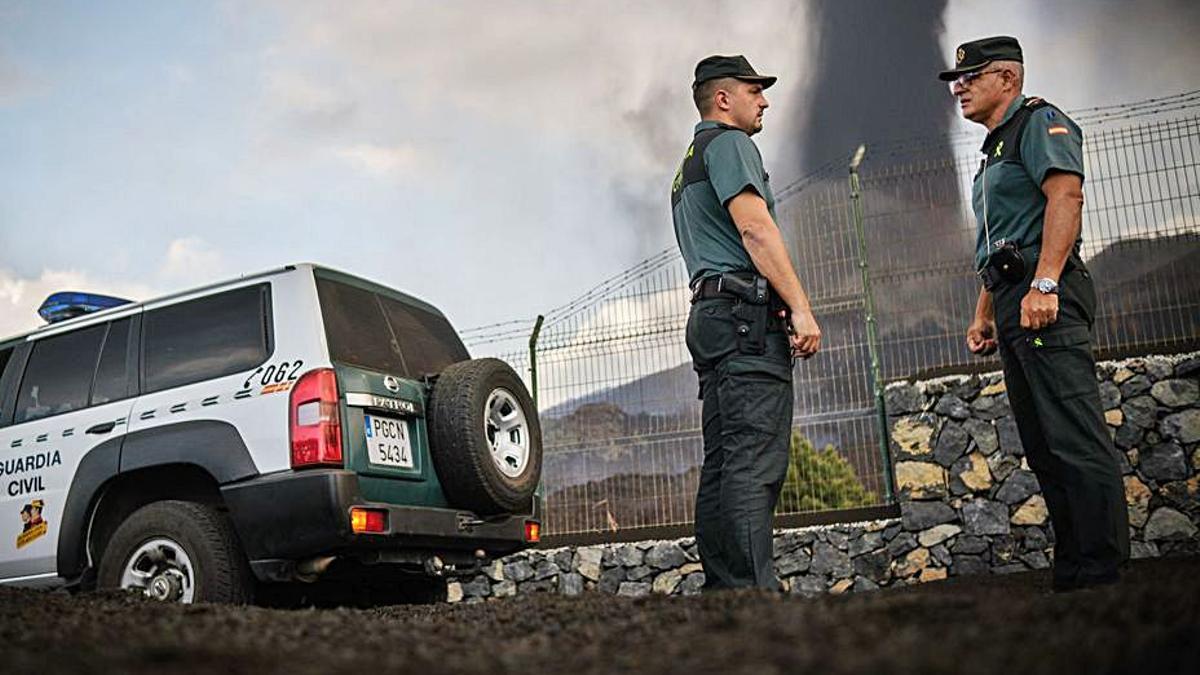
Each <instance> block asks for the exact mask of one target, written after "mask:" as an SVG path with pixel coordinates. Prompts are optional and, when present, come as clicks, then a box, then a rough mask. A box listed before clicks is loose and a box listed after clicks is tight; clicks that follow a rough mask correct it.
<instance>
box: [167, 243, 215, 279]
mask: <svg viewBox="0 0 1200 675" xmlns="http://www.w3.org/2000/svg"><path fill="white" fill-rule="evenodd" d="M225 268H226V265H225V259H224V256H223V255H222V254H221V252H220V251H218V250H217V249H215V248H213V247H212V246H210V245H209V244H208V243H207V242H205V241H204V240H203V239H200V238H199V237H184V238H182V239H175V240H173V241H172V242H171V243H170V244H168V245H167V253H166V257H165V259H164V260H163V263H162V265H161V266H160V267H159V274H160V275H161V276H162V278H163V279H164V280H166V281H171V282H184V283H200V282H203V281H209V280H212V279H213V278H217V277H221V276H223V275H224V273H225Z"/></svg>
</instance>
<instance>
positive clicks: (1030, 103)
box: [1022, 96, 1050, 110]
mask: <svg viewBox="0 0 1200 675" xmlns="http://www.w3.org/2000/svg"><path fill="white" fill-rule="evenodd" d="M1048 105H1050V102H1049V101H1047V100H1046V99H1044V98H1042V97H1041V96H1030V97H1029V98H1027V99H1025V103H1024V104H1022V106H1023V107H1025V108H1029V109H1030V110H1037V109H1038V108H1042V107H1045V106H1048Z"/></svg>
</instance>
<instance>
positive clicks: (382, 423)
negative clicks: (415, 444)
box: [363, 415, 413, 469]
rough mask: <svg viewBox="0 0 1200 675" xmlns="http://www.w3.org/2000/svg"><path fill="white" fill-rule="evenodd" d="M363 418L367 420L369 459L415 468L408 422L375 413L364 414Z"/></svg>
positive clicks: (389, 464) (384, 463) (379, 462)
mask: <svg viewBox="0 0 1200 675" xmlns="http://www.w3.org/2000/svg"><path fill="white" fill-rule="evenodd" d="M363 419H364V421H365V422H366V424H365V426H366V435H367V461H369V462H371V463H372V464H379V465H382V466H398V467H401V468H404V469H411V468H413V456H412V443H410V442H409V439H408V423H407V422H405V421H404V420H397V419H392V418H390V417H377V416H375V415H364V416H363Z"/></svg>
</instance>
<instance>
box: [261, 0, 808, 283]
mask: <svg viewBox="0 0 1200 675" xmlns="http://www.w3.org/2000/svg"><path fill="white" fill-rule="evenodd" d="M262 4H263V5H264V6H265V7H267V8H269V9H271V10H273V11H274V12H275V13H276V14H277V15H278V17H279V22H280V25H281V30H280V32H279V33H278V35H277V36H276V37H275V39H274V40H273V42H272V43H271V44H270V45H269V46H268V47H266V48H264V49H263V50H262V52H261V57H262V63H263V64H264V69H265V75H264V82H265V86H264V87H263V88H262V90H261V92H260V94H261V100H260V101H259V102H258V104H257V105H256V106H255V109H256V110H258V111H259V112H260V115H261V119H260V120H259V122H258V123H257V126H258V139H259V142H260V144H261V145H260V147H262V148H264V150H263V151H262V152H259V153H257V156H258V157H259V158H260V159H264V160H265V161H275V162H289V161H293V158H306V157H307V158H311V157H319V156H323V155H324V156H328V154H329V153H332V154H333V155H334V156H335V157H337V158H339V159H340V160H342V161H344V162H349V163H350V164H351V165H352V166H354V167H355V168H357V169H359V170H360V171H363V172H366V173H367V174H370V175H374V176H384V175H386V176H392V177H400V178H401V179H403V178H404V177H406V176H407V178H408V179H409V180H411V181H412V182H414V183H415V182H417V181H419V180H421V179H422V178H425V177H426V176H424V175H423V171H424V169H425V168H427V167H428V166H429V165H431V164H433V165H440V166H443V167H446V168H447V170H449V169H451V168H457V171H458V173H459V175H461V176H462V177H463V178H464V179H466V180H470V181H471V182H472V184H473V186H474V187H473V188H472V190H473V193H474V194H485V193H486V194H494V195H519V194H524V193H525V192H526V187H527V186H528V185H529V184H531V183H533V182H537V184H538V185H539V188H542V191H541V192H540V197H542V198H544V200H545V201H546V202H547V203H553V204H555V205H556V206H555V209H556V210H554V211H553V213H547V214H546V215H545V216H544V217H542V218H537V217H529V216H526V217H525V218H522V219H521V221H522V222H505V227H506V228H508V229H509V230H510V231H513V234H514V236H515V237H518V238H520V237H528V236H535V237H536V236H542V233H543V232H544V228H545V227H546V224H545V223H546V222H555V223H556V226H555V227H560V228H568V229H571V230H572V231H577V232H578V236H575V237H574V238H575V239H578V240H587V238H588V237H590V236H592V233H595V232H599V231H605V232H609V233H611V236H610V237H609V239H610V240H611V241H610V242H609V243H608V244H607V246H608V247H610V250H606V251H604V252H603V253H601V254H600V255H606V256H607V255H611V254H612V253H614V252H617V251H621V252H622V253H623V254H624V255H623V256H622V258H621V260H619V261H613V262H612V263H609V264H608V265H606V268H608V269H612V268H615V267H617V266H619V265H621V264H627V263H628V262H630V261H631V260H634V259H636V257H635V256H638V255H648V254H650V253H653V252H655V251H657V250H659V249H661V248H662V247H663V246H665V245H667V244H668V243H670V241H671V239H670V233H671V230H670V227H669V221H670V213H669V210H668V208H667V207H666V206H665V204H666V197H665V195H666V190H667V185H668V183H669V181H670V177H671V175H672V174H673V172H674V169H675V166H676V164H677V163H678V161H679V156H680V154H681V153H682V152H683V149H684V148H685V146H686V144H687V141H688V140H689V139H690V137H691V129H692V125H693V124H694V123H695V121H696V111H695V109H694V108H693V107H692V101H691V96H690V93H691V92H690V88H689V85H690V81H691V76H692V69H693V67H694V65H695V63H696V61H698V60H699V59H701V58H703V57H705V56H708V55H710V54H713V53H726V54H730V53H745V54H747V55H748V56H749V58H750V59H751V61H752V62H753V63H754V64H755V66H756V67H757V68H759V69H760V70H762V71H764V72H771V73H778V74H779V75H780V76H781V80H780V84H779V85H777V86H776V87H774V88H773V89H772V90H771V95H772V99H771V102H772V109H771V111H770V112H768V118H769V119H774V120H775V124H776V126H775V127H774V129H775V133H773V134H764V135H763V137H761V138H760V139H759V141H760V146H761V147H762V148H763V150H764V155H765V156H766V157H767V160H768V162H769V161H770V159H771V157H772V155H773V154H774V155H779V154H782V152H783V150H782V149H781V148H783V147H786V145H787V143H788V140H787V138H786V136H785V135H784V133H783V131H782V130H783V129H784V127H785V125H784V124H783V120H784V119H786V118H787V117H788V116H790V115H795V114H798V112H799V110H798V107H799V106H798V104H799V102H798V101H797V100H796V93H797V91H798V90H799V89H800V88H801V87H800V85H801V84H802V82H803V78H804V74H803V72H801V71H802V70H803V69H801V68H798V67H797V64H798V63H800V62H802V58H801V55H802V54H803V53H804V48H805V44H804V43H805V41H806V40H807V39H808V38H807V34H806V33H805V31H802V30H801V28H802V26H803V25H804V23H803V9H804V8H803V4H802V3H798V2H795V0H741V1H733V0H707V1H705V2H695V3H688V4H687V5H686V6H684V5H682V4H677V3H670V4H667V3H664V4H658V3H642V2H633V1H631V0H613V1H611V2H573V3H528V2H518V1H512V0H498V1H495V2H473V3H421V4H420V5H419V8H418V6H415V5H414V3H351V4H345V3H343V4H339V5H329V4H327V3H323V2H306V1H303V0H301V1H299V2H291V1H289V2H287V3H280V2H276V1H274V0H263V2H262ZM418 150H419V153H418V154H419V161H418V159H417V156H416V155H414V153H415V152H417V151H418ZM495 158H501V159H499V160H497V161H496V162H495V163H499V164H502V167H503V168H502V169H500V170H497V169H495V168H492V167H491V165H490V163H492V162H493V160H494V159H495ZM550 166H553V167H554V169H547V167H550ZM481 167H487V168H481ZM252 170H253V171H255V172H261V171H262V170H263V169H262V168H261V167H254V168H253V169H252ZM405 172H407V173H405ZM480 174H483V175H480ZM548 176H550V177H552V178H553V180H551V181H547V180H546V178H547V177H548ZM427 184H428V181H426V183H425V184H422V187H425V186H426V185H427ZM440 184H442V185H454V184H461V179H460V181H459V182H458V183H456V182H455V181H446V182H443V183H440ZM577 195H587V196H588V199H589V200H590V201H589V203H587V204H584V203H581V202H579V201H578V198H577ZM489 215H491V214H489ZM468 217H472V216H468ZM614 223H619V226H617V227H614ZM524 230H527V231H524Z"/></svg>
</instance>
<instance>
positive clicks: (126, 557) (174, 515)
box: [97, 500, 254, 605]
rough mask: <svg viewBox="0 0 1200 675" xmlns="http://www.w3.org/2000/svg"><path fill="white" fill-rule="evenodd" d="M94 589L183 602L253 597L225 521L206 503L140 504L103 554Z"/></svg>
mask: <svg viewBox="0 0 1200 675" xmlns="http://www.w3.org/2000/svg"><path fill="white" fill-rule="evenodd" d="M140 584H144V585H140ZM97 585H98V586H99V587H100V588H126V589H137V588H142V589H143V591H144V592H145V593H146V595H148V596H150V597H153V598H157V599H159V600H164V601H167V602H182V603H191V602H216V603H226V604H236V605H241V604H246V603H249V602H250V601H251V600H252V599H253V594H254V579H253V576H252V574H251V572H250V567H249V565H248V564H247V562H246V556H245V554H244V553H243V552H242V547H241V545H240V544H239V543H238V540H237V535H236V534H235V533H234V531H233V524H232V523H231V522H230V521H229V518H228V517H226V516H225V515H224V514H223V513H221V512H220V511H218V510H217V509H216V508H215V507H213V506H209V505H208V504H200V503H197V502H184V501H176V500H167V501H160V502H153V503H151V504H148V505H146V506H143V507H142V508H140V509H138V510H136V511H134V512H133V513H132V514H130V516H129V517H128V518H126V519H125V522H123V523H121V525H120V527H118V528H117V531H116V532H114V533H113V536H112V538H111V539H110V540H109V542H108V545H107V546H106V547H105V549H104V553H103V555H102V556H101V559H100V570H99V573H98V575H97Z"/></svg>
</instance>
